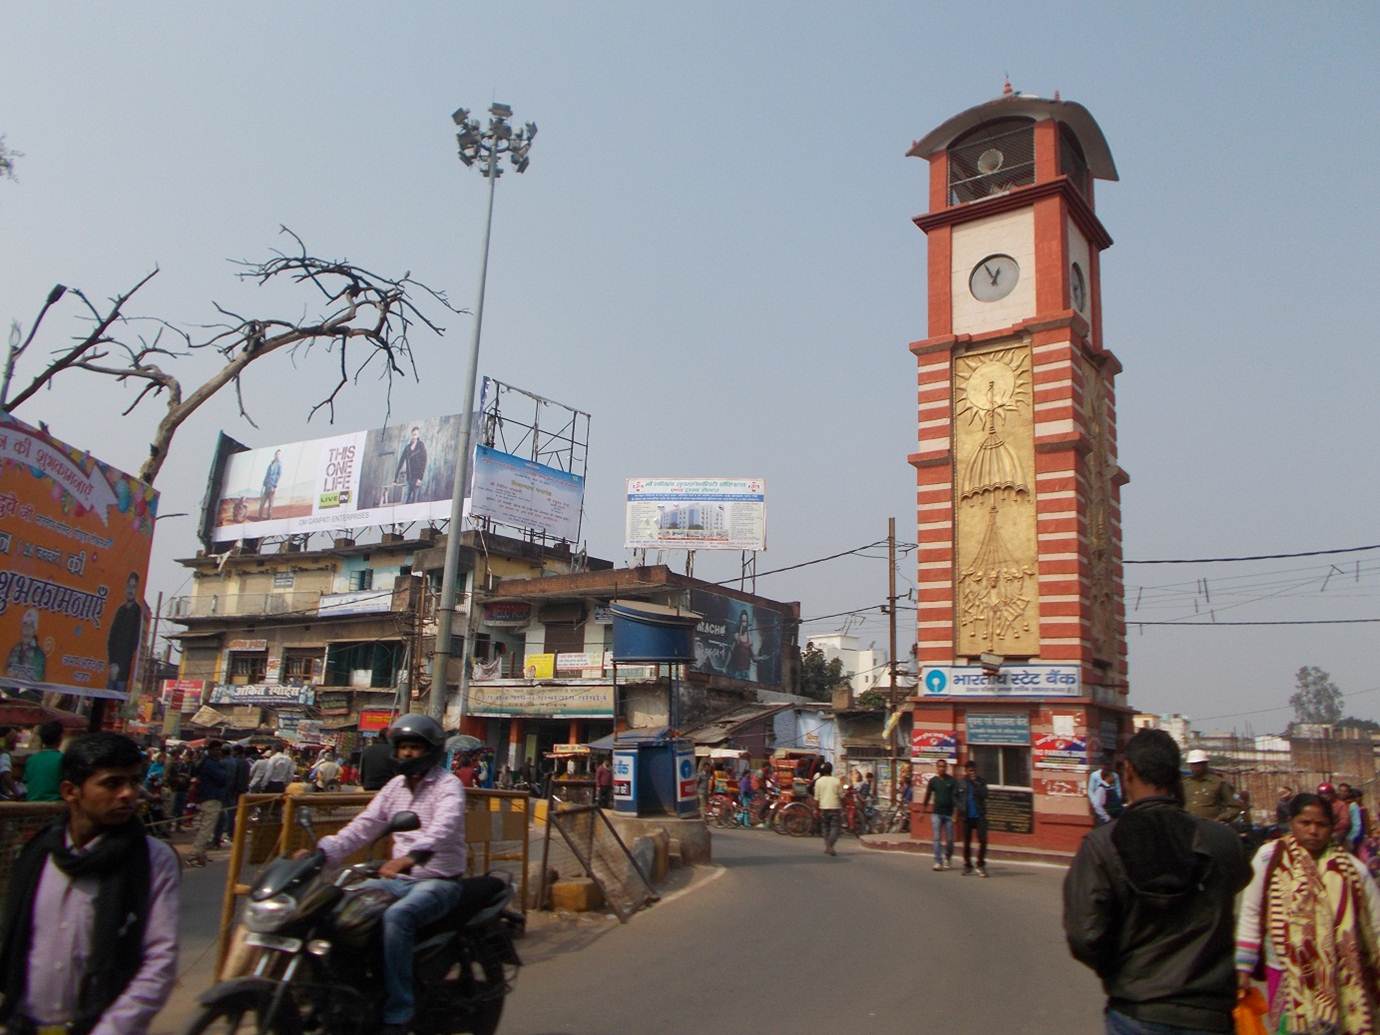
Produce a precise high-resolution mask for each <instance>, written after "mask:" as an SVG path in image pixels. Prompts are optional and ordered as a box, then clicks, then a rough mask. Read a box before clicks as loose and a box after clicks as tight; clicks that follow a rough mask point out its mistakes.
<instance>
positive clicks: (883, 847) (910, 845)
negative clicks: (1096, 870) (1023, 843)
mask: <svg viewBox="0 0 1380 1035" xmlns="http://www.w3.org/2000/svg"><path fill="white" fill-rule="evenodd" d="M859 841H860V842H861V843H862V846H863V847H864V848H867V849H870V850H872V851H874V852H910V853H912V854H914V855H925V856H932V855H933V854H934V848H933V844H934V842H933V841H922V840H912V839H911V838H909V837H897V836H895V835H893V834H864V835H863V836H862V837H861V838H859ZM955 847H959V846H957V845H955ZM987 858H988V859H999V860H1001V861H1002V862H1022V863H1042V864H1044V865H1046V866H1060V867H1066V866H1068V865H1069V863H1071V862H1073V853H1072V852H1051V851H1046V850H1044V849H1040V848H1012V847H1010V846H1004V845H994V844H988V846H987Z"/></svg>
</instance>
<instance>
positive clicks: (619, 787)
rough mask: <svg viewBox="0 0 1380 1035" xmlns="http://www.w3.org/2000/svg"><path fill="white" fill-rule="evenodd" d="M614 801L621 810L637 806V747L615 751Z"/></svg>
mask: <svg viewBox="0 0 1380 1035" xmlns="http://www.w3.org/2000/svg"><path fill="white" fill-rule="evenodd" d="M613 802H614V808H616V809H618V810H619V811H620V812H626V811H635V810H636V808H637V749H636V748H634V749H633V750H631V751H615V752H614V753H613Z"/></svg>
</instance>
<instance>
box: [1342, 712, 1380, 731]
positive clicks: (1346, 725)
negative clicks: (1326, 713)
mask: <svg viewBox="0 0 1380 1035" xmlns="http://www.w3.org/2000/svg"><path fill="white" fill-rule="evenodd" d="M1337 728H1338V729H1339V730H1361V731H1363V732H1365V733H1380V722H1376V721H1375V720H1374V719H1358V718H1357V717H1356V716H1354V715H1348V716H1347V717H1346V718H1345V719H1342V720H1340V721H1339V722H1338V723H1337Z"/></svg>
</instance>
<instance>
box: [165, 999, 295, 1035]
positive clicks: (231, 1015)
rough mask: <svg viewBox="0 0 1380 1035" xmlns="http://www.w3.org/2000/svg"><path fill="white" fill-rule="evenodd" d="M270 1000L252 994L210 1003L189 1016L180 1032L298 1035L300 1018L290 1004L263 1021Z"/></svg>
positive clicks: (191, 1034)
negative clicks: (189, 1022) (269, 1020)
mask: <svg viewBox="0 0 1380 1035" xmlns="http://www.w3.org/2000/svg"><path fill="white" fill-rule="evenodd" d="M270 1002H271V999H270V998H269V997H267V996H253V997H241V998H236V999H230V1000H226V1001H223V1002H219V1003H212V1004H211V1005H209V1006H207V1007H205V1008H204V1009H203V1010H202V1011H201V1013H200V1014H198V1015H197V1016H196V1017H194V1018H193V1019H192V1023H191V1024H189V1025H188V1026H187V1028H186V1029H185V1031H184V1035H301V1032H302V1026H301V1024H300V1023H299V1021H300V1019H299V1018H298V1016H297V1014H296V1012H295V1011H294V1010H293V1008H292V1004H291V1003H287V1004H285V1005H284V1007H283V1008H281V1009H279V1010H278V1015H277V1016H276V1017H274V1018H273V1019H272V1021H271V1022H269V1023H268V1024H265V1023H264V1017H265V1015H266V1014H267V1012H268V1008H269V1004H270Z"/></svg>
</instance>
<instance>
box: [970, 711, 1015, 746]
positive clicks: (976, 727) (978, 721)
mask: <svg viewBox="0 0 1380 1035" xmlns="http://www.w3.org/2000/svg"><path fill="white" fill-rule="evenodd" d="M967 722H968V743H969V744H1018V745H1025V744H1029V743H1030V716H1029V715H1026V714H1023V713H1015V714H1010V713H1003V712H994V713H990V714H986V713H979V712H969V713H968V719H967Z"/></svg>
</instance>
